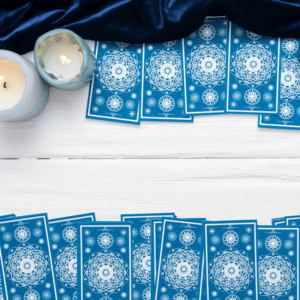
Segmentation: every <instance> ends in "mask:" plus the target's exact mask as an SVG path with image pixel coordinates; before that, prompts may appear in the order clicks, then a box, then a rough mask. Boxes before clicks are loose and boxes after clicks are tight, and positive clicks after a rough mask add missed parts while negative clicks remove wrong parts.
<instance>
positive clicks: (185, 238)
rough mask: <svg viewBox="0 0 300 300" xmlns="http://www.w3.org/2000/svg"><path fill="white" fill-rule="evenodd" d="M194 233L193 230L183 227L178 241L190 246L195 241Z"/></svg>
mask: <svg viewBox="0 0 300 300" xmlns="http://www.w3.org/2000/svg"><path fill="white" fill-rule="evenodd" d="M195 240H196V235H195V232H194V231H193V230H190V229H184V230H182V231H181V232H180V235H179V241H180V243H181V244H182V245H184V246H191V245H192V244H194V243H195Z"/></svg>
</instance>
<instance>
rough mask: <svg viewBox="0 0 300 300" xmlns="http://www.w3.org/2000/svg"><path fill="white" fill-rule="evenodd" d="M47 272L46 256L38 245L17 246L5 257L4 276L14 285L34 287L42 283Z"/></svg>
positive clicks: (47, 262)
mask: <svg viewBox="0 0 300 300" xmlns="http://www.w3.org/2000/svg"><path fill="white" fill-rule="evenodd" d="M49 272H50V268H49V261H48V256H47V255H46V253H44V252H43V251H42V250H40V249H39V247H38V246H35V247H33V246H31V245H22V246H19V247H18V248H15V249H12V250H11V251H10V252H9V255H8V256H7V258H6V259H5V273H6V277H7V278H8V279H10V280H11V281H12V282H13V283H14V284H15V285H16V286H19V285H20V286H22V287H25V288H26V287H29V286H33V287H34V286H36V285H38V284H41V283H43V281H44V278H45V277H46V276H47V275H48V273H49Z"/></svg>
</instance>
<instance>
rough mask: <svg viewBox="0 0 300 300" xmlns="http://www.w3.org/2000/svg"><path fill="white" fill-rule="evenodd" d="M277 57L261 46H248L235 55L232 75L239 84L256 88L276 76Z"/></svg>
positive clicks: (241, 48) (239, 49)
mask: <svg viewBox="0 0 300 300" xmlns="http://www.w3.org/2000/svg"><path fill="white" fill-rule="evenodd" d="M276 60H277V59H276V56H275V55H273V54H272V52H271V51H270V50H268V49H266V48H265V47H264V46H262V45H260V44H247V45H246V46H243V47H241V46H240V47H239V48H238V50H237V51H236V52H235V53H234V54H233V59H232V68H231V73H232V74H233V75H234V76H235V77H236V78H237V80H238V82H243V83H244V84H246V85H248V86H250V87H255V86H258V85H261V84H262V83H264V84H267V83H268V81H269V80H270V78H271V77H272V76H274V75H275V74H276Z"/></svg>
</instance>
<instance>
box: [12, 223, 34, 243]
mask: <svg viewBox="0 0 300 300" xmlns="http://www.w3.org/2000/svg"><path fill="white" fill-rule="evenodd" d="M30 237H31V233H30V230H29V229H28V228H27V227H26V226H19V227H18V228H17V229H16V230H15V239H16V240H17V241H18V242H20V243H25V242H27V241H28V240H29V239H30Z"/></svg>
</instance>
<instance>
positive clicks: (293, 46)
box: [282, 39, 299, 54]
mask: <svg viewBox="0 0 300 300" xmlns="http://www.w3.org/2000/svg"><path fill="white" fill-rule="evenodd" d="M298 48H299V45H298V42H297V40H296V39H285V40H284V41H283V43H282V50H283V51H284V52H285V53H286V54H294V53H296V52H297V51H298Z"/></svg>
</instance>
